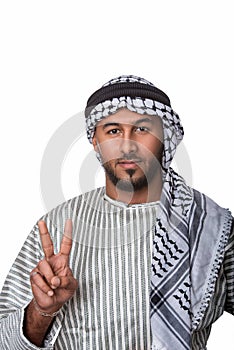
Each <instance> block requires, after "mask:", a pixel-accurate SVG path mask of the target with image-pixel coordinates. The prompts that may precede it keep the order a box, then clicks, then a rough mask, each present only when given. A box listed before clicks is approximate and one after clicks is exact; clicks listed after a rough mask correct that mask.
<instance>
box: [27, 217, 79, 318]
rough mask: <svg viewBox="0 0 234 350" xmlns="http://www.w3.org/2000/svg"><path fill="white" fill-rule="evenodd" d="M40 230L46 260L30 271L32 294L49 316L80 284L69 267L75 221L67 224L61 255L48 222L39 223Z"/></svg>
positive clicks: (68, 221) (69, 221)
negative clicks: (49, 230)
mask: <svg viewBox="0 0 234 350" xmlns="http://www.w3.org/2000/svg"><path fill="white" fill-rule="evenodd" d="M38 227H39V231H40V237H41V243H42V248H43V251H44V254H45V258H44V259H43V260H41V261H40V262H39V263H38V264H37V266H36V267H35V269H33V270H32V272H31V275H30V280H31V286H32V292H33V295H34V299H35V301H36V303H37V305H38V306H39V308H40V309H41V310H42V311H44V312H46V313H53V312H55V311H57V310H59V309H60V308H61V307H62V306H63V304H64V303H65V302H66V301H67V300H69V299H70V298H71V297H72V296H73V294H74V292H75V290H76V288H77V281H76V279H75V278H74V277H73V274H72V271H71V269H70V267H69V255H70V251H71V247H72V221H71V220H67V221H66V224H65V230H64V235H63V238H62V242H61V247H60V251H59V253H58V254H54V247H53V242H52V240H51V237H50V234H49V232H48V229H47V226H46V223H45V222H44V221H39V222H38Z"/></svg>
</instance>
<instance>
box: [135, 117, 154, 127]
mask: <svg viewBox="0 0 234 350" xmlns="http://www.w3.org/2000/svg"><path fill="white" fill-rule="evenodd" d="M141 123H150V124H153V120H152V119H150V118H142V119H138V120H137V121H136V122H135V123H134V125H138V124H141Z"/></svg>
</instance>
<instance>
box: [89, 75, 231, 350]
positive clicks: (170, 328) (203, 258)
mask: <svg viewBox="0 0 234 350" xmlns="http://www.w3.org/2000/svg"><path fill="white" fill-rule="evenodd" d="M120 108H127V109H128V110H130V111H133V112H136V113H139V114H147V115H155V116H159V117H160V118H161V120H162V123H163V131H164V140H163V142H164V152H163V158H162V171H163V180H164V182H163V189H162V195H161V199H160V207H159V211H158V216H157V220H156V225H155V235H154V240H153V252H152V274H151V292H150V306H151V332H152V349H155V350H172V349H173V350H174V349H176V350H184V349H187V350H189V349H191V342H192V334H193V332H194V331H195V330H196V328H197V327H198V326H199V323H200V321H201V319H202V317H203V316H204V314H205V311H206V309H207V307H208V305H209V302H210V300H211V298H212V295H213V293H214V289H215V282H216V279H217V276H218V271H219V268H220V266H221V263H222V260H223V257H224V249H225V245H226V243H227V240H228V236H229V234H230V230H231V223H232V216H231V213H230V212H229V211H228V210H225V209H222V208H220V207H219V206H218V205H217V204H216V203H214V202H213V201H211V200H210V199H209V198H208V197H206V196H204V195H202V194H200V193H199V192H197V191H195V190H193V189H191V188H190V187H189V186H187V185H186V183H185V181H184V179H183V178H182V177H180V176H179V175H178V174H176V173H175V172H174V171H173V169H172V168H170V164H171V161H172V159H173V157H174V154H175V152H176V148H177V146H178V144H179V143H180V141H181V140H182V138H183V127H182V126H181V123H180V119H179V116H178V114H177V113H175V112H174V111H173V109H172V108H171V105H170V100H169V98H168V97H167V95H166V94H165V93H164V92H162V91H161V90H159V89H157V88H156V87H155V86H154V85H153V84H152V83H150V82H148V81H147V80H145V79H142V78H139V77H136V76H121V77H118V78H115V79H112V80H111V81H109V82H108V83H106V84H105V85H104V86H103V87H102V88H101V89H99V90H98V91H97V92H95V93H94V94H93V95H92V96H91V97H90V99H89V100H88V103H87V107H86V111H85V114H86V126H87V136H88V139H89V141H90V142H92V137H93V135H94V132H95V127H96V124H97V122H98V121H100V120H101V119H103V118H106V117H107V116H109V115H111V114H114V113H116V112H117V111H118V110H119V109H120Z"/></svg>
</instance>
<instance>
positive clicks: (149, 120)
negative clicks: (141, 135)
mask: <svg viewBox="0 0 234 350" xmlns="http://www.w3.org/2000/svg"><path fill="white" fill-rule="evenodd" d="M141 123H150V124H153V121H152V119H150V118H142V119H138V120H136V121H135V122H134V123H126V124H130V125H139V124H141ZM120 124H124V123H116V122H109V123H105V124H103V126H102V129H103V130H104V129H105V128H107V127H109V126H120Z"/></svg>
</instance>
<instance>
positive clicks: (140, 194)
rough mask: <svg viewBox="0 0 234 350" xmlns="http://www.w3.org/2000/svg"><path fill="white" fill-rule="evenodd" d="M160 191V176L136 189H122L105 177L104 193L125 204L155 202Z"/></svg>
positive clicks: (158, 198)
mask: <svg viewBox="0 0 234 350" xmlns="http://www.w3.org/2000/svg"><path fill="white" fill-rule="evenodd" d="M161 192H162V178H161V176H160V178H157V179H155V180H154V181H152V183H151V184H150V185H149V186H147V187H144V188H142V189H140V190H138V191H132V192H128V191H124V190H121V189H119V188H117V187H116V186H114V185H113V184H112V183H111V181H110V180H109V179H108V178H107V179H106V194H107V195H108V196H109V197H110V198H112V199H114V200H117V201H119V202H123V203H127V204H140V203H149V202H156V201H158V200H160V197H161Z"/></svg>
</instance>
